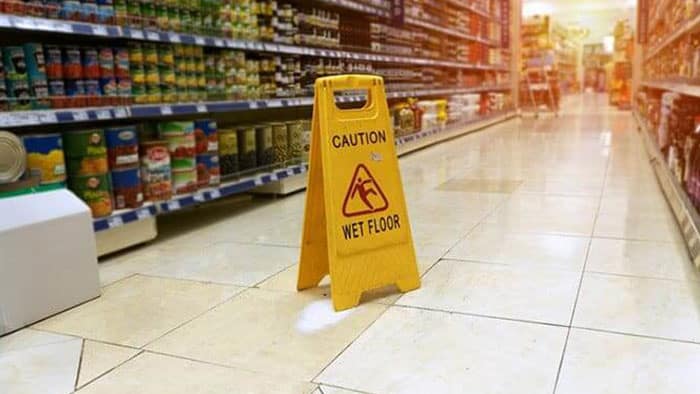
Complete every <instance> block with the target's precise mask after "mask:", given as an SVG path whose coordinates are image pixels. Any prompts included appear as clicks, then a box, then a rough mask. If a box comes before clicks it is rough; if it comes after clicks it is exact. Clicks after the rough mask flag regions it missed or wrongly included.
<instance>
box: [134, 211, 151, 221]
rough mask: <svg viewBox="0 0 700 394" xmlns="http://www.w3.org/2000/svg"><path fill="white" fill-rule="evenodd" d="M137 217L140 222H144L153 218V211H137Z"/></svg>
mask: <svg viewBox="0 0 700 394" xmlns="http://www.w3.org/2000/svg"><path fill="white" fill-rule="evenodd" d="M136 217H137V218H139V220H144V219H148V218H150V217H151V211H150V210H148V209H147V208H146V209H139V210H138V211H136Z"/></svg>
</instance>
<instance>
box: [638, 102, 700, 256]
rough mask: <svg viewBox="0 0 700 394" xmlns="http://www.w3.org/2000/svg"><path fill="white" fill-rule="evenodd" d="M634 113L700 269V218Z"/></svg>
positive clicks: (654, 167) (648, 151)
mask: <svg viewBox="0 0 700 394" xmlns="http://www.w3.org/2000/svg"><path fill="white" fill-rule="evenodd" d="M632 112H633V113H634V118H635V119H636V121H637V124H638V126H639V130H640V133H641V134H642V140H643V142H644V147H645V148H646V151H647V155H648V156H649V158H650V159H651V160H650V163H651V165H652V167H653V169H654V172H655V173H656V177H657V179H658V181H659V184H660V185H661V190H663V192H664V194H665V195H666V201H667V202H668V204H669V206H670V207H671V211H673V214H674V216H675V217H676V221H677V222H678V225H679V227H680V228H681V232H682V233H683V238H684V240H685V243H686V247H687V248H688V252H689V253H690V257H691V258H692V260H693V264H694V265H695V267H696V268H700V216H699V215H698V212H697V210H696V208H695V206H693V204H692V202H691V201H690V198H688V194H687V193H686V192H685V190H684V189H683V187H682V186H681V185H680V184H679V183H678V181H677V180H676V178H675V176H674V175H673V174H672V173H671V170H670V169H669V167H668V165H666V160H664V157H663V155H662V154H661V151H660V150H659V147H658V145H657V144H656V142H655V136H654V135H653V134H652V132H651V130H649V128H648V126H647V123H646V121H645V120H644V118H643V117H642V116H641V115H640V114H639V113H638V112H637V111H636V110H634V111H632Z"/></svg>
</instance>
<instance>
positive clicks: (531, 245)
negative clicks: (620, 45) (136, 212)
mask: <svg viewBox="0 0 700 394" xmlns="http://www.w3.org/2000/svg"><path fill="white" fill-rule="evenodd" d="M606 102H607V99H606V98H605V97H603V96H581V97H580V98H575V99H571V100H570V101H569V102H568V104H567V107H566V108H565V109H564V111H563V114H562V116H561V117H560V118H558V119H545V120H539V121H535V120H532V119H523V120H515V121H511V122H508V123H505V124H503V125H500V126H497V127H494V128H492V129H489V130H488V131H484V132H481V133H476V134H473V135H469V136H467V137H464V138H460V139H457V140H454V141H452V142H450V143H447V144H443V145H440V146H437V147H434V148H431V149H427V150H423V151H420V152H418V153H415V154H412V155H409V156H408V157H406V158H404V159H402V160H401V167H402V171H403V174H402V175H403V178H404V184H405V189H406V193H407V199H408V204H409V210H410V216H411V221H412V226H413V229H414V238H415V242H416V249H417V252H418V255H419V256H420V257H419V265H420V270H421V272H422V273H423V287H422V288H421V289H420V290H418V291H415V292H412V293H410V294H407V295H404V296H402V297H399V296H398V295H395V294H392V293H390V292H387V291H378V292H374V293H373V294H371V295H368V296H367V297H366V300H365V301H366V302H365V303H364V304H363V305H362V306H360V307H359V308H357V309H354V310H351V311H346V312H342V313H334V312H332V311H331V307H330V302H329V300H328V298H327V294H328V288H327V286H326V287H321V288H319V289H314V290H311V291H306V292H303V293H297V292H296V291H295V290H294V285H295V279H296V278H295V276H296V265H295V261H296V260H297V257H298V253H299V249H298V244H299V237H300V230H301V221H302V214H303V201H304V200H303V198H304V196H303V194H300V195H295V196H292V197H290V198H285V199H280V200H277V201H267V202H262V203H261V202H256V203H254V204H243V205H242V206H241V205H240V204H238V205H235V206H234V205H233V204H228V205H220V206H218V207H214V208H212V209H207V210H201V211H196V212H191V213H189V214H186V215H180V216H177V217H170V218H169V220H170V221H171V222H173V223H172V224H173V225H178V227H179V229H176V230H173V231H171V232H169V234H167V235H168V236H166V237H165V238H164V239H163V240H161V241H159V242H155V243H153V244H151V245H149V246H147V247H143V248H139V249H137V250H134V251H132V252H130V253H128V254H124V255H121V256H117V257H115V258H113V259H110V260H109V261H107V262H105V263H103V264H102V265H101V280H102V282H103V284H104V285H105V287H104V289H103V296H102V297H101V298H100V299H98V300H95V301H93V302H90V303H87V304H85V305H82V306H80V307H78V308H75V309H73V310H71V311H68V312H66V313H64V314H61V315H59V316H56V317H54V318H51V319H49V320H46V321H44V322H41V323H39V324H37V325H36V326H34V327H33V328H31V329H28V330H24V331H21V332H19V333H16V334H14V335H11V336H9V337H5V338H2V339H0V387H5V388H9V392H15V391H20V392H42V393H49V392H69V391H71V390H72V389H73V387H74V386H76V385H77V387H78V388H81V390H80V391H79V392H81V393H83V392H84V393H97V392H100V393H104V392H108V393H122V392H145V393H152V392H169V393H171V392H181V393H189V392H193V391H195V390H197V389H199V390H204V389H205V388H206V390H205V391H207V392H256V393H258V392H259V393H272V392H275V393H277V392H280V393H308V392H314V393H351V392H355V391H357V392H363V393H376V394H379V393H398V392H400V393H447V392H452V393H463V392H475V393H552V392H556V393H620V392H633V393H691V392H698V389H697V383H696V382H695V379H696V375H697V374H696V373H695V369H696V368H694V366H697V365H700V345H699V344H700V313H699V312H700V304H699V303H700V284H699V282H698V279H699V278H698V275H696V273H695V272H694V271H693V269H692V268H691V264H690V263H689V261H688V258H687V255H686V252H685V250H684V247H683V245H682V244H681V240H680V236H679V233H678V230H677V228H676V225H675V222H674V219H673V218H672V216H671V214H670V211H669V210H668V208H667V206H666V203H665V200H664V198H663V196H662V194H661V192H660V190H659V188H658V187H657V184H656V181H655V178H654V175H653V173H652V170H651V168H650V166H649V164H648V162H647V158H646V156H645V154H644V151H643V146H642V143H641V140H640V137H639V135H638V134H637V133H636V131H635V125H634V122H633V119H632V117H631V115H629V113H622V112H613V111H607V110H604V109H603V108H605V104H606ZM231 211H235V212H233V213H232V212H231ZM175 222H177V223H175ZM184 228H187V229H189V231H186V230H184ZM83 338H85V340H83ZM319 384H320V385H321V386H320V387H319ZM22 390H25V391H22ZM352 390H355V391H352ZM0 391H3V392H8V390H0Z"/></svg>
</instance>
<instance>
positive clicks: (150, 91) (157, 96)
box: [144, 85, 163, 104]
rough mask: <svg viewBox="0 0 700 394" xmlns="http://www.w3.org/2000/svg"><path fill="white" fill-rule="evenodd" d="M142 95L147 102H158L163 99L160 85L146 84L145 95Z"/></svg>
mask: <svg viewBox="0 0 700 394" xmlns="http://www.w3.org/2000/svg"><path fill="white" fill-rule="evenodd" d="M144 97H145V102H147V103H152V104H155V103H160V102H161V101H162V100H163V95H162V91H161V89H160V85H146V95H145V96H144Z"/></svg>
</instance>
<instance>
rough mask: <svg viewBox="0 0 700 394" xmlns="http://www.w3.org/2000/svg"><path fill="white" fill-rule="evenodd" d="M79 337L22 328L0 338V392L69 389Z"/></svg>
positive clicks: (62, 392) (63, 392)
mask: <svg viewBox="0 0 700 394" xmlns="http://www.w3.org/2000/svg"><path fill="white" fill-rule="evenodd" d="M82 344H83V340H82V339H80V338H75V337H70V336H65V335H58V334H52V333H47V332H42V331H37V330H31V329H25V330H22V331H18V332H16V333H14V334H10V335H8V336H5V337H2V338H0V392H3V393H12V394H33V393H42V394H43V393H47V394H54V393H55V394H67V393H71V392H73V390H74V388H75V379H76V375H77V373H78V364H79V362H80V351H81V348H82Z"/></svg>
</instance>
